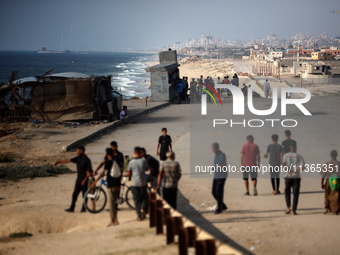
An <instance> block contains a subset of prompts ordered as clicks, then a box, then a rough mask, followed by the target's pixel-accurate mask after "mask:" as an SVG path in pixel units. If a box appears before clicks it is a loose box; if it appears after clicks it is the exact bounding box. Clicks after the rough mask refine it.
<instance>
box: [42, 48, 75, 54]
mask: <svg viewBox="0 0 340 255" xmlns="http://www.w3.org/2000/svg"><path fill="white" fill-rule="evenodd" d="M69 52H70V51H69V50H48V49H47V48H46V46H43V47H42V48H41V49H39V50H38V53H59V54H60V53H63V54H66V53H69Z"/></svg>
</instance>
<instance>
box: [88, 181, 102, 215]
mask: <svg viewBox="0 0 340 255" xmlns="http://www.w3.org/2000/svg"><path fill="white" fill-rule="evenodd" d="M106 203H107V196H106V192H105V191H104V190H103V189H102V188H101V187H96V188H95V189H94V190H91V189H89V190H87V191H86V193H85V197H84V206H85V208H86V210H87V211H89V212H90V213H99V212H101V211H103V210H104V208H105V206H106Z"/></svg>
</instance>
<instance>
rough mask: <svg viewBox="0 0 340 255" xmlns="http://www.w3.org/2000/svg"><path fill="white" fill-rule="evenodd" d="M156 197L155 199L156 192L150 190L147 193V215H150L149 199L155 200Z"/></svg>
mask: <svg viewBox="0 0 340 255" xmlns="http://www.w3.org/2000/svg"><path fill="white" fill-rule="evenodd" d="M156 199H157V197H156V192H154V191H151V192H150V193H149V200H148V212H149V215H150V202H151V200H156Z"/></svg>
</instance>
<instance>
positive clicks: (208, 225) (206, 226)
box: [177, 190, 253, 255]
mask: <svg viewBox="0 0 340 255" xmlns="http://www.w3.org/2000/svg"><path fill="white" fill-rule="evenodd" d="M177 210H178V211H179V212H180V213H181V214H183V215H184V216H185V217H187V218H188V219H190V220H191V221H192V222H194V223H195V224H196V225H197V226H199V227H200V228H201V229H203V230H205V231H206V232H208V233H210V234H211V235H213V236H215V238H216V239H218V240H219V241H221V242H223V243H226V244H228V245H230V246H231V247H233V248H235V249H237V250H239V251H240V252H242V253H243V254H247V255H248V254H253V253H252V252H250V251H248V250H247V249H246V248H244V247H243V246H241V245H239V244H238V243H236V242H235V241H233V240H232V239H231V238H229V237H228V236H226V235H225V234H224V233H223V232H221V231H220V230H219V229H218V228H216V227H215V226H214V225H213V224H212V222H210V221H208V220H207V219H206V218H204V217H203V216H202V214H201V213H200V212H198V211H196V210H195V208H193V207H192V206H190V201H189V199H187V198H186V197H185V196H184V195H183V194H182V193H181V192H180V190H178V208H177Z"/></svg>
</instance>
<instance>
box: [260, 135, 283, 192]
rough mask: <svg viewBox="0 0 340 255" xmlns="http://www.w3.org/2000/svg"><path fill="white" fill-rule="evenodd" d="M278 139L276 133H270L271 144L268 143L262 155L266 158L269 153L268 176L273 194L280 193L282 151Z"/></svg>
mask: <svg viewBox="0 0 340 255" xmlns="http://www.w3.org/2000/svg"><path fill="white" fill-rule="evenodd" d="M278 140H279V136H278V135H272V144H269V145H268V147H267V152H266V153H265V154H264V155H263V156H264V157H265V158H268V155H269V166H270V178H271V183H272V187H273V192H272V194H273V195H276V194H280V166H281V162H282V156H283V153H282V146H281V145H280V144H278V143H277V141H278ZM275 182H276V186H275Z"/></svg>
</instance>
